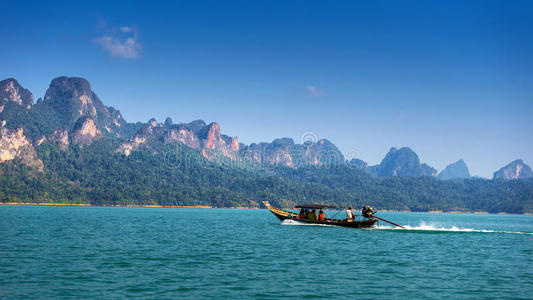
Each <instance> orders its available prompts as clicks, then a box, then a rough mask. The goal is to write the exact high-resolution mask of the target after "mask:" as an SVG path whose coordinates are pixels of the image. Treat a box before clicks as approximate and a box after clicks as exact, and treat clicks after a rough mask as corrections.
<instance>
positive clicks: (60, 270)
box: [0, 206, 533, 299]
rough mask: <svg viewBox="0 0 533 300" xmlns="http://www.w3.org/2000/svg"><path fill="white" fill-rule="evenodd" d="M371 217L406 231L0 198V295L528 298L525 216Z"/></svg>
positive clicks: (530, 259)
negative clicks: (2, 202)
mask: <svg viewBox="0 0 533 300" xmlns="http://www.w3.org/2000/svg"><path fill="white" fill-rule="evenodd" d="M378 215H379V216H381V217H383V218H386V219H390V220H392V221H395V222H397V223H399V224H405V225H408V226H409V227H408V228H409V229H406V230H397V229H390V227H388V225H387V226H385V225H386V224H384V223H382V224H380V225H381V226H380V228H379V229H374V230H361V229H349V228H338V227H330V226H311V225H294V224H290V223H289V224H281V223H280V222H279V221H278V220H277V219H276V218H275V217H274V216H273V215H272V214H271V213H270V212H268V211H267V210H231V209H185V208H183V209H178V208H126V207H113V208H111V207H39V206H0V242H1V247H0V252H1V253H0V298H19V297H29V298H57V297H59V298H94V297H97V298H117V297H130V296H133V297H149V298H178V297H180V298H229V297H231V298H265V299H275V298H288V297H297V298H328V297H330V298H339V297H343V298H373V299H391V298H393V299H413V298H451V299H458V298H465V299H472V298H475V299H483V298H487V299H491V298H499V299H502V298H509V299H511V298H512V299H517V298H518V299H519V298H523V299H531V298H532V297H533V234H532V233H533V216H527V215H474V214H430V213H386V212H383V213H378Z"/></svg>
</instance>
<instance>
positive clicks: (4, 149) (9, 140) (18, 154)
mask: <svg viewBox="0 0 533 300" xmlns="http://www.w3.org/2000/svg"><path fill="white" fill-rule="evenodd" d="M10 160H20V161H21V162H22V163H24V164H26V165H28V166H30V167H34V168H37V169H38V170H40V171H42V170H43V168H44V165H43V162H42V161H41V160H40V159H39V158H38V157H37V152H35V148H34V147H33V145H32V144H31V142H30V140H29V139H28V138H26V136H25V135H24V129H23V128H22V127H19V128H17V129H12V130H10V129H7V128H6V127H4V126H1V127H0V163H2V162H5V161H10Z"/></svg>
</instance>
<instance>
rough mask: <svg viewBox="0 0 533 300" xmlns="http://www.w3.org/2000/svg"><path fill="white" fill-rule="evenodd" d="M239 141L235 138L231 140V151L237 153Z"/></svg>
mask: <svg viewBox="0 0 533 300" xmlns="http://www.w3.org/2000/svg"><path fill="white" fill-rule="evenodd" d="M239 146H240V145H239V139H238V138H237V137H236V136H235V137H233V138H232V139H231V150H233V151H239Z"/></svg>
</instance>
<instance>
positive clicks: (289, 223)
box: [281, 219, 333, 226]
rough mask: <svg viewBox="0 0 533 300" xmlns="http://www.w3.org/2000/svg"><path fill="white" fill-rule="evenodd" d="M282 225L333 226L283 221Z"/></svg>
mask: <svg viewBox="0 0 533 300" xmlns="http://www.w3.org/2000/svg"><path fill="white" fill-rule="evenodd" d="M281 225H285V226H333V225H329V224H313V223H304V222H298V221H296V220H289V219H287V220H283V221H282V222H281Z"/></svg>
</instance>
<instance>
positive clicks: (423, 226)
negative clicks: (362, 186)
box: [370, 222, 533, 235]
mask: <svg viewBox="0 0 533 300" xmlns="http://www.w3.org/2000/svg"><path fill="white" fill-rule="evenodd" d="M404 227H405V228H400V227H392V226H388V225H378V226H375V227H372V228H370V230H394V231H414V232H417V231H418V232H481V233H512V234H531V235H533V232H522V231H504V230H491V229H474V228H463V227H457V226H451V227H444V226H438V225H434V224H427V223H424V222H421V223H420V225H418V226H409V225H405V226H404Z"/></svg>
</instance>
